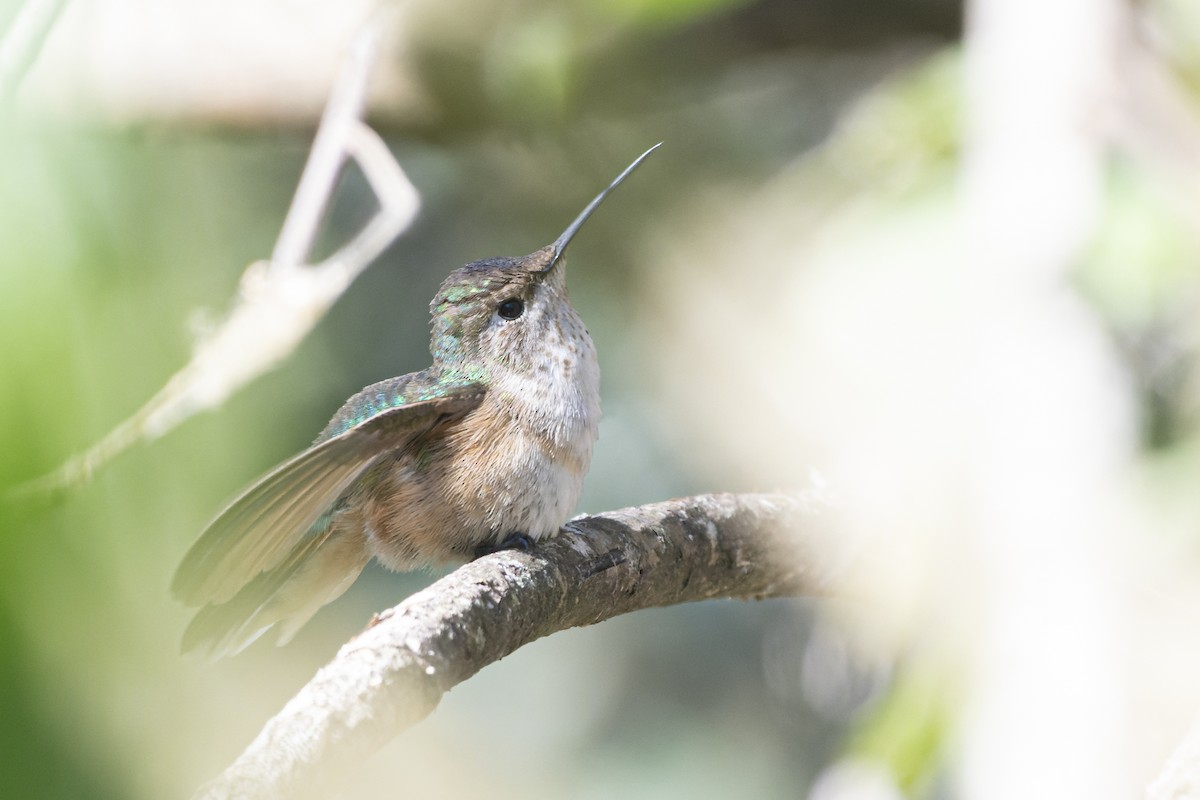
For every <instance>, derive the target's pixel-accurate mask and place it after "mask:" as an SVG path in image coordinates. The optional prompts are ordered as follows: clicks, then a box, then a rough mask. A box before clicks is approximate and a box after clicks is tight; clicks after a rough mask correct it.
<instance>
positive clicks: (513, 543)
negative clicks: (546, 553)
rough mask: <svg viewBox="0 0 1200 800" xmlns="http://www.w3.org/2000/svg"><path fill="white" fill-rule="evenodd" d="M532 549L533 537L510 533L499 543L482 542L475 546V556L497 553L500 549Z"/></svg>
mask: <svg viewBox="0 0 1200 800" xmlns="http://www.w3.org/2000/svg"><path fill="white" fill-rule="evenodd" d="M532 549H533V539H531V538H530V537H529V535H528V534H525V533H510V534H509V535H508V536H507V538H505V539H504V541H502V542H500V543H496V542H484V543H483V544H481V545H479V546H478V547H476V548H475V557H476V558H480V557H482V556H487V555H491V554H492V553H499V552H500V551H501V550H520V551H522V552H525V553H528V552H529V551H530V550H532Z"/></svg>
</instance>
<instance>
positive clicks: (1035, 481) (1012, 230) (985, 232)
mask: <svg viewBox="0 0 1200 800" xmlns="http://www.w3.org/2000/svg"><path fill="white" fill-rule="evenodd" d="M968 12H969V13H968V18H967V22H968V24H967V29H966V31H967V37H966V49H965V54H966V61H965V64H966V70H967V83H966V86H967V106H968V115H969V127H968V137H967V142H966V161H965V170H964V173H963V179H962V201H963V213H964V225H963V231H964V234H965V236H964V247H963V251H962V260H963V264H964V265H967V266H969V268H970V272H969V276H970V285H969V288H968V290H967V292H966V293H965V296H964V307H965V308H966V309H968V314H969V315H970V319H971V325H972V329H971V333H972V339H973V341H972V347H973V352H971V353H969V354H968V361H967V363H968V364H970V365H971V366H970V368H969V375H970V379H971V381H972V395H971V398H970V399H971V403H972V413H973V417H972V420H971V423H972V426H971V429H970V430H971V432H970V434H969V436H970V451H971V453H972V454H973V469H972V474H971V478H972V485H971V490H972V491H971V500H972V515H973V519H972V524H971V525H970V527H969V530H970V531H971V533H972V535H973V536H974V537H975V538H974V544H975V546H976V547H977V548H978V549H977V557H978V561H979V563H980V564H982V565H985V566H984V567H983V569H984V570H986V571H985V572H984V573H983V577H984V578H985V580H981V581H980V582H979V585H978V588H977V592H978V595H977V597H976V598H975V600H976V601H977V602H978V604H979V613H977V614H976V615H974V617H973V620H972V623H973V630H972V639H973V642H972V653H971V658H972V662H973V663H972V664H971V672H970V674H969V681H970V683H969V702H968V704H967V707H966V711H965V714H964V726H963V742H962V747H961V752H962V765H961V769H960V770H959V776H960V777H959V786H960V793H961V794H962V796H964V797H971V798H976V799H977V800H990V799H992V798H996V799H999V798H1012V797H1088V798H1117V797H1125V796H1128V790H1129V789H1130V788H1131V786H1130V785H1129V783H1128V780H1129V778H1130V775H1128V774H1127V773H1126V772H1125V766H1126V762H1125V761H1124V760H1123V758H1122V754H1123V752H1124V750H1125V745H1126V744H1127V743H1126V742H1124V741H1123V738H1122V737H1123V734H1124V732H1125V730H1126V728H1125V726H1124V724H1123V717H1122V715H1123V713H1124V710H1125V708H1126V707H1127V702H1126V697H1125V696H1124V690H1125V687H1124V685H1123V684H1122V682H1121V680H1120V676H1119V674H1118V664H1119V663H1120V660H1121V659H1120V657H1119V654H1120V652H1121V649H1120V645H1119V642H1118V639H1117V628H1116V626H1115V625H1114V622H1115V621H1117V620H1119V619H1121V609H1120V597H1121V593H1120V591H1118V587H1117V585H1116V583H1115V581H1114V575H1113V572H1114V564H1113V559H1114V558H1115V556H1114V549H1113V548H1114V543H1113V533H1114V531H1113V528H1112V525H1113V521H1114V520H1115V519H1116V518H1117V516H1118V515H1117V514H1116V513H1115V512H1116V510H1117V508H1118V505H1117V504H1118V503H1119V498H1120V492H1119V491H1118V487H1119V486H1120V483H1119V477H1118V476H1119V475H1120V474H1121V470H1122V469H1123V468H1124V467H1125V466H1126V465H1127V464H1128V461H1129V459H1130V457H1131V453H1132V447H1133V436H1132V432H1133V420H1134V415H1133V413H1132V409H1131V404H1130V402H1129V400H1130V399H1129V397H1128V395H1127V391H1128V384H1127V382H1126V381H1125V380H1124V378H1123V376H1122V374H1121V372H1120V369H1119V367H1118V365H1117V359H1116V357H1115V354H1114V353H1113V351H1112V348H1111V346H1110V343H1109V342H1108V341H1107V339H1106V337H1105V336H1104V334H1103V333H1102V331H1101V328H1100V325H1099V323H1098V320H1097V318H1096V316H1095V314H1093V313H1092V312H1091V310H1090V309H1088V308H1087V307H1086V306H1085V304H1084V303H1083V302H1082V301H1081V300H1080V298H1079V297H1078V296H1077V295H1076V294H1075V292H1074V290H1073V287H1072V286H1071V285H1070V281H1069V274H1070V271H1071V269H1072V268H1074V267H1075V266H1076V265H1077V264H1078V263H1079V261H1080V259H1081V258H1082V257H1083V255H1084V253H1085V252H1086V248H1087V247H1088V246H1089V243H1090V242H1091V240H1092V237H1093V236H1094V234H1095V229H1096V223H1097V216H1098V210H1099V208H1100V203H1101V200H1102V197H1103V194H1102V192H1103V176H1104V166H1105V161H1104V159H1105V157H1106V154H1107V150H1108V148H1109V147H1110V139H1111V115H1112V106H1113V97H1112V87H1113V85H1114V79H1115V70H1116V63H1117V61H1116V52H1117V42H1118V40H1119V35H1120V33H1121V32H1122V31H1123V30H1124V27H1123V26H1124V23H1125V19H1124V12H1125V8H1124V5H1123V3H1122V2H1121V1H1120V0H1062V1H1061V2H1057V3H1049V4H1047V3H1043V2H1040V0H973V2H971V3H969V4H968Z"/></svg>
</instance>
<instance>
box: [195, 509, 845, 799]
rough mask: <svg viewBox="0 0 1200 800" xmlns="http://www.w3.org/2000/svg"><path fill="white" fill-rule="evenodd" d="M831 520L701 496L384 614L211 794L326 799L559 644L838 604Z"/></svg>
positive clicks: (625, 514) (581, 531)
mask: <svg viewBox="0 0 1200 800" xmlns="http://www.w3.org/2000/svg"><path fill="white" fill-rule="evenodd" d="M826 510H827V504H826V502H825V500H824V499H823V498H822V495H821V494H820V493H819V492H815V493H808V494H804V495H702V496H699V497H691V498H685V499H682V500H671V501H668V502H665V503H657V504H654V505H647V506H640V507H638V508H628V509H624V510H621V511H612V512H608V513H605V514H600V515H597V516H593V517H584V518H579V519H576V520H574V521H572V522H570V523H568V524H567V526H566V530H565V531H564V532H563V533H562V534H561V535H559V536H558V537H556V538H555V539H551V540H549V541H546V542H542V543H539V544H538V546H537V547H536V548H535V549H534V550H533V551H532V552H528V553H524V552H518V551H503V552H499V553H495V554H492V555H490V556H485V557H483V558H480V559H477V560H476V561H473V562H471V563H469V564H467V565H465V566H463V567H461V568H459V569H458V570H455V571H454V572H452V573H451V574H449V575H447V576H446V577H444V578H442V579H441V580H439V581H437V582H436V583H434V584H433V585H432V586H430V587H429V588H427V589H425V590H424V591H421V592H418V593H417V594H414V595H412V596H411V597H409V598H408V599H407V600H405V601H404V602H403V603H401V604H400V605H398V606H396V607H395V608H392V609H390V610H388V611H385V612H383V613H381V614H379V615H377V617H376V618H375V619H374V620H373V621H372V623H371V625H370V626H369V627H368V628H367V629H366V630H365V631H363V632H362V633H361V634H359V635H358V636H357V637H356V638H355V639H353V640H351V641H350V642H349V643H347V644H346V645H344V646H343V647H342V649H341V650H340V651H339V652H338V654H337V657H336V658H335V659H334V660H333V661H332V662H331V663H329V664H328V665H326V666H325V667H324V668H322V669H321V670H320V671H319V672H318V673H317V674H316V676H315V677H314V678H313V679H312V680H311V681H310V682H309V683H308V685H307V686H305V687H304V688H303V689H301V690H300V692H299V694H297V695H296V696H295V697H294V698H292V700H291V701H289V702H288V704H287V705H286V706H285V707H284V708H283V710H282V711H281V712H280V713H279V714H278V715H276V716H275V717H274V718H273V719H271V720H270V721H269V722H268V723H267V725H266V727H264V728H263V730H262V732H261V733H260V734H259V735H258V737H257V738H256V739H255V740H254V741H253V742H252V743H251V744H250V746H249V747H248V748H247V749H246V751H245V752H244V753H243V754H242V755H241V756H240V757H239V758H238V759H237V760H236V761H235V762H234V763H233V764H232V765H231V766H230V767H229V768H228V769H227V770H225V772H224V773H223V774H222V775H221V776H220V777H219V778H217V779H216V780H215V781H213V782H212V783H210V784H208V785H207V786H205V787H203V788H202V789H201V792H200V796H201V797H204V798H213V799H214V800H215V798H254V797H262V798H266V797H270V798H282V797H293V796H298V795H299V796H306V795H313V796H322V795H321V785H320V784H325V785H326V786H327V785H328V782H330V781H331V780H333V779H335V778H336V776H337V775H338V774H339V772H340V771H341V770H344V769H347V768H349V767H351V766H352V765H353V764H355V763H357V762H359V761H361V760H362V759H364V758H366V757H367V756H368V755H370V754H371V753H372V752H373V751H374V750H376V749H377V748H378V747H380V746H381V745H382V744H384V743H385V742H386V741H387V740H388V739H390V738H391V737H393V736H395V735H396V734H397V733H398V732H400V731H401V730H403V729H405V728H407V727H408V726H410V725H413V724H414V723H416V722H418V721H420V720H421V719H423V718H425V717H426V716H428V715H429V714H430V713H431V712H432V711H433V710H434V709H435V708H436V707H437V704H438V702H439V701H440V699H441V697H442V695H443V694H445V693H446V692H447V691H449V690H450V689H451V688H452V687H454V686H455V685H457V684H459V683H461V682H463V681H465V680H467V679H468V678H470V677H471V676H472V675H474V674H475V673H476V672H478V671H479V670H480V669H482V668H483V667H485V666H487V665H488V664H491V663H493V662H495V661H498V660H500V659H501V658H503V657H504V656H506V655H508V654H509V653H512V652H513V651H515V650H516V649H517V648H519V647H521V646H523V645H525V644H528V643H529V642H532V641H534V640H535V639H538V638H541V637H543V636H547V635H549V634H552V633H555V632H556V631H561V630H566V629H568V628H572V627H577V626H583V625H591V624H594V623H596V622H601V621H603V620H605V619H609V618H611V617H615V616H617V615H619V614H624V613H627V612H629V611H635V610H638V609H643V608H653V607H657V606H665V605H673V604H676V603H685V602H690V601H693V600H703V599H708V598H717V597H727V598H740V599H751V598H765V597H784V596H796V595H821V594H824V593H826V591H827V590H828V588H829V587H830V585H831V583H832V582H833V581H834V578H835V573H837V572H838V571H840V569H841V568H842V567H844V566H845V564H846V560H847V558H846V557H847V556H848V555H850V553H849V552H848V549H847V547H846V542H845V541H844V540H836V537H835V536H834V535H833V533H832V526H830V525H828V524H824V523H823V522H822V520H821V515H822V512H824V511H826Z"/></svg>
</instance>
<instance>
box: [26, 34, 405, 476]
mask: <svg viewBox="0 0 1200 800" xmlns="http://www.w3.org/2000/svg"><path fill="white" fill-rule="evenodd" d="M377 38H378V26H377V24H373V25H370V26H368V27H367V28H366V29H365V30H364V31H363V32H362V33H361V34H360V35H359V37H358V38H357V39H356V40H355V42H354V44H353V45H352V47H351V50H350V53H349V55H348V57H347V60H346V63H345V65H344V67H343V69H342V73H341V75H340V76H339V78H338V81H337V83H336V85H335V86H334V88H333V91H332V94H331V95H330V98H329V102H328V105H327V106H326V110H325V113H324V115H323V116H322V119H321V124H320V127H319V128H318V130H317V135H316V139H315V141H314V142H313V147H312V152H311V153H310V155H309V159H308V163H307V164H306V165H305V169H304V174H303V175H302V177H301V179H300V185H299V187H298V188H297V190H296V195H295V198H294V199H293V202H292V206H291V209H290V210H289V212H288V216H287V219H286V220H285V222H284V225H283V230H282V231H281V233H280V236H279V241H278V243H277V245H276V247H275V251H274V254H273V257H272V260H271V261H260V262H256V263H254V264H251V265H250V266H249V267H247V268H246V272H245V274H243V276H242V281H241V286H240V291H239V296H238V298H237V301H236V303H235V305H234V307H233V309H232V311H231V312H230V313H229V316H228V317H227V318H226V319H225V321H224V322H223V323H222V324H221V325H220V326H219V327H218V328H217V329H216V330H215V331H213V332H211V333H210V334H207V335H204V336H202V337H201V338H200V339H199V341H197V343H196V347H195V350H194V352H193V355H192V360H191V361H190V362H189V363H188V364H187V365H186V366H185V367H184V368H183V369H181V370H180V371H179V372H177V373H175V375H173V376H172V377H171V378H170V379H169V380H168V381H167V383H166V385H165V386H164V387H163V388H162V389H161V390H160V391H159V392H158V393H157V394H155V395H154V396H153V397H152V398H151V399H150V400H149V401H148V402H147V403H146V404H145V405H144V406H143V407H142V408H141V409H139V410H138V411H137V412H136V413H135V414H134V415H133V416H131V417H130V418H129V419H127V420H125V421H124V422H122V423H121V424H120V425H118V426H117V427H116V428H114V429H113V430H112V431H110V432H109V433H108V435H106V436H105V437H104V438H103V439H101V440H100V441H99V442H97V443H96V444H95V445H94V446H93V447H92V448H91V449H89V450H87V451H86V452H84V453H82V454H80V455H78V456H75V457H73V458H71V459H70V460H69V461H68V462H67V463H65V464H64V465H63V466H62V467H60V468H59V469H58V470H56V471H55V472H53V473H51V474H49V475H47V476H45V477H43V478H40V479H37V480H36V481H33V482H31V483H28V484H25V486H23V487H21V488H22V489H23V490H24V491H26V492H29V491H35V492H37V491H54V490H58V489H62V488H65V487H68V486H71V485H73V484H76V483H79V482H82V481H85V480H87V479H88V478H89V477H90V476H91V475H92V473H93V472H95V470H96V469H98V468H99V467H101V466H102V465H104V464H105V463H107V462H108V461H109V460H111V459H112V458H113V457H114V456H116V455H117V454H119V453H121V452H122V451H124V450H125V449H127V448H128V447H130V446H131V445H133V444H134V443H135V442H137V441H138V440H141V439H153V438H156V437H159V436H162V435H163V434H164V433H166V432H167V431H169V430H171V429H172V428H173V427H175V426H176V425H178V424H179V423H181V422H183V421H184V420H186V419H187V418H188V417H190V416H192V415H193V414H195V413H197V412H199V411H204V410H208V409H212V408H216V407H217V406H219V405H220V404H221V403H223V402H224V401H225V400H226V399H227V398H228V397H229V396H230V395H232V394H233V393H234V392H236V391H237V390H238V389H240V388H241V387H242V386H243V385H245V384H246V383H247V382H249V381H251V380H253V379H254V378H256V377H258V376H259V375H261V374H262V373H263V372H266V371H267V370H269V369H270V368H272V367H273V366H275V365H276V364H278V363H279V362H280V361H281V360H282V359H284V358H285V357H287V356H288V355H289V354H290V353H291V352H292V350H293V349H295V347H296V345H298V344H299V343H300V341H301V340H303V338H304V337H305V336H306V335H308V333H309V331H310V330H312V328H313V327H314V326H315V325H316V323H317V322H318V321H319V320H320V319H321V318H322V317H323V316H324V315H325V313H326V312H327V311H328V310H329V308H330V306H332V305H333V303H334V302H335V301H336V300H337V299H338V297H340V296H341V294H342V292H344V291H345V290H346V289H347V287H349V286H350V284H351V283H352V282H353V281H354V279H355V278H356V277H358V275H359V273H361V272H362V271H363V270H364V269H365V268H366V267H367V266H368V265H370V263H371V262H372V261H373V260H374V259H375V258H376V257H377V256H378V255H379V254H380V253H381V252H382V251H383V250H384V249H385V248H386V247H387V246H388V245H389V244H390V243H391V242H392V241H393V240H394V239H395V238H396V237H397V236H398V235H400V233H401V232H403V231H404V230H405V229H406V228H407V227H408V226H409V224H411V222H412V220H413V218H414V217H415V216H416V213H417V208H418V206H419V197H418V195H417V192H416V189H414V188H413V186H412V184H411V183H410V182H409V180H408V177H407V176H406V175H405V174H404V171H403V170H402V169H401V167H400V165H399V164H398V163H396V161H395V159H394V158H393V157H392V155H391V153H390V152H389V151H388V149H387V146H386V145H385V144H384V143H383V141H382V140H381V139H380V138H379V136H378V135H377V134H376V133H375V132H374V131H373V130H371V128H369V127H368V126H367V125H366V124H365V123H364V122H362V120H361V119H360V116H361V114H362V109H363V104H364V102H365V97H366V90H367V83H368V79H369V77H370V73H371V68H372V66H373V64H374V63H375V60H376V53H377ZM347 155H349V156H350V157H351V158H353V159H354V161H355V163H357V164H358V166H359V168H360V169H361V170H362V172H363V174H364V175H365V176H366V178H367V180H368V182H369V183H370V185H371V188H372V189H373V190H374V192H375V194H376V195H377V197H378V200H379V205H380V207H379V210H378V211H377V212H376V214H375V216H374V218H373V219H372V220H371V221H370V222H369V223H367V225H366V226H365V227H364V228H363V229H362V230H361V231H360V232H359V233H358V234H356V235H355V237H354V238H353V239H351V241H350V242H349V243H348V244H346V245H345V246H343V247H342V248H341V249H340V250H338V251H337V252H336V253H334V254H333V255H332V256H331V257H329V258H328V259H326V260H325V261H323V262H321V263H320V264H317V265H314V266H309V265H306V264H305V263H304V261H305V259H307V258H308V254H309V251H310V250H311V249H312V244H313V240H314V239H315V237H316V234H317V227H318V225H319V223H320V220H321V217H322V215H323V214H324V210H325V207H326V206H327V204H328V202H329V198H330V196H331V195H332V193H333V190H334V187H335V184H336V180H337V176H338V173H339V171H340V169H341V167H342V164H343V162H344V161H345V158H346V156H347Z"/></svg>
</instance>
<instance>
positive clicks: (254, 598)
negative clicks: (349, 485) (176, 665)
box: [182, 524, 371, 658]
mask: <svg viewBox="0 0 1200 800" xmlns="http://www.w3.org/2000/svg"><path fill="white" fill-rule="evenodd" d="M370 559H371V554H370V552H369V550H368V549H367V546H366V541H365V539H364V537H363V535H362V533H361V532H358V531H349V530H346V529H344V528H342V527H339V526H337V525H336V524H335V525H331V526H327V527H326V528H325V529H324V530H320V531H314V532H312V533H310V535H309V536H307V537H306V538H305V539H304V540H303V541H301V542H300V543H299V544H297V545H296V546H295V547H294V548H292V550H291V552H289V553H288V555H287V557H286V558H284V560H283V562H282V563H281V564H279V565H278V566H277V567H275V568H274V569H271V570H269V571H267V572H263V573H261V574H259V575H258V576H257V577H255V578H254V579H253V580H252V581H250V582H249V583H247V584H246V585H245V586H243V587H242V588H241V590H239V591H238V592H237V594H235V595H234V596H233V597H232V598H230V599H229V600H227V601H225V602H224V603H213V604H210V605H207V606H204V607H203V608H201V609H200V610H199V611H198V612H196V616H195V617H193V618H192V621H191V623H190V624H189V625H188V627H187V630H186V631H185V632H184V634H183V645H182V650H183V652H185V653H189V652H197V653H201V654H204V655H207V656H209V657H212V658H220V657H222V656H226V655H233V654H234V653H237V652H240V651H241V650H242V649H244V648H245V647H247V646H248V645H249V644H250V643H251V642H253V641H255V640H256V639H258V638H259V637H260V636H262V635H263V634H264V633H266V632H267V631H268V630H270V629H271V628H273V627H274V628H275V634H276V637H277V643H278V644H285V643H286V642H288V641H289V640H291V638H292V637H293V636H294V635H295V634H296V631H298V630H299V629H300V628H301V627H302V626H303V625H304V623H306V622H308V620H310V619H311V618H312V617H313V615H314V614H316V613H317V611H318V610H320V608H321V607H322V606H324V605H325V604H326V603H330V602H332V601H333V600H335V599H336V598H338V597H339V596H341V595H342V593H343V592H345V591H346V590H347V589H348V588H350V584H352V583H354V580H355V579H356V578H357V577H358V575H359V573H360V572H362V570H363V568H364V567H365V566H366V565H367V562H368V561H370Z"/></svg>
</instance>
